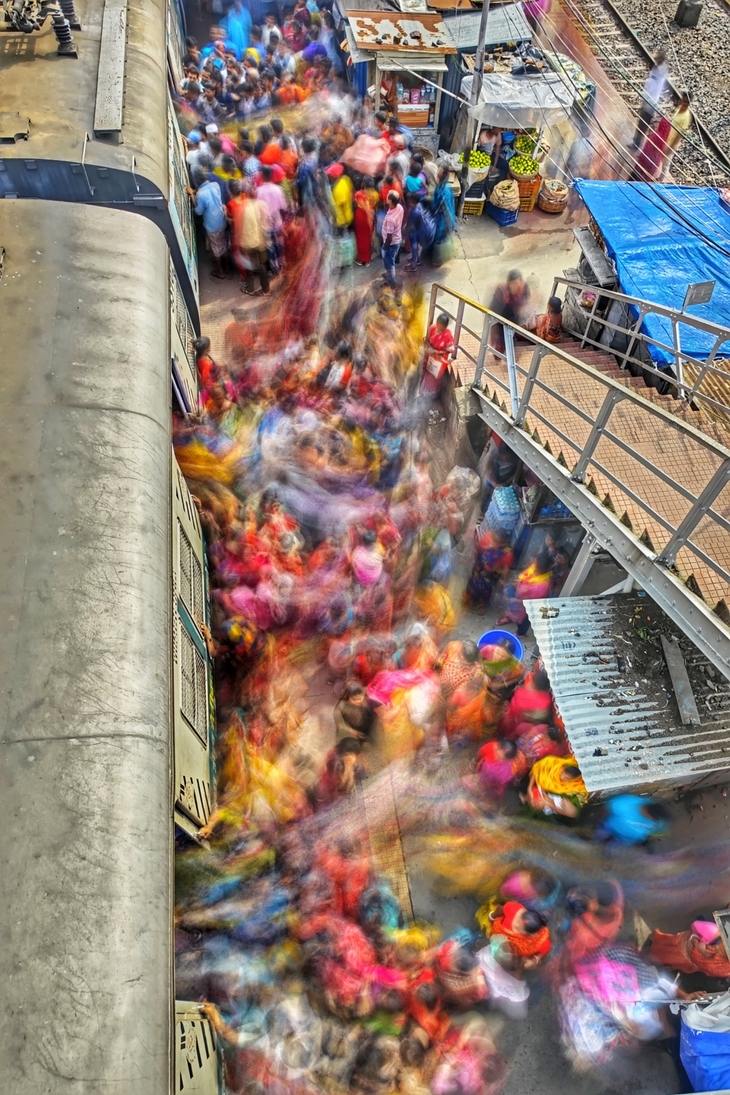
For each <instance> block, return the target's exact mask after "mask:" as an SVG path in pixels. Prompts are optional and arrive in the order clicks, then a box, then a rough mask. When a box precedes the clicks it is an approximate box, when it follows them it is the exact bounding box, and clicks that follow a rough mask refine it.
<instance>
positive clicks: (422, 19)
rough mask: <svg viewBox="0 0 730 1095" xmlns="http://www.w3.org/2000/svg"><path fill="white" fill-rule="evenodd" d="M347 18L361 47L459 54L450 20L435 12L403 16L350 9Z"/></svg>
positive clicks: (406, 51)
mask: <svg viewBox="0 0 730 1095" xmlns="http://www.w3.org/2000/svg"><path fill="white" fill-rule="evenodd" d="M347 18H348V20H349V23H350V27H351V28H352V33H353V36H354V38H355V42H356V43H357V45H358V47H359V48H360V49H368V50H373V51H377V50H381V49H384V50H391V51H398V52H402V53H408V52H412V51H415V52H418V53H426V52H431V51H432V52H434V53H456V46H455V45H454V40H453V38H452V37H451V33H450V31H449V29H448V27H447V25H446V23H445V22H444V20H443V19H442V18H441V16H440V15H438V14H436V13H435V12H417V13H415V12H414V13H409V14H407V15H403V14H400V13H399V12H390V11H389V12H383V11H355V10H348V12H347Z"/></svg>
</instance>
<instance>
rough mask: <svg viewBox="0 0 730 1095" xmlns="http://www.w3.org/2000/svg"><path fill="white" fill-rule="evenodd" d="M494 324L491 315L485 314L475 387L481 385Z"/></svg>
mask: <svg viewBox="0 0 730 1095" xmlns="http://www.w3.org/2000/svg"><path fill="white" fill-rule="evenodd" d="M493 326H494V321H493V320H491V319H490V318H489V316H485V317H484V323H483V324H482V337H481V341H480V342H479V353H478V355H477V368H476V372H475V373H474V384H473V387H475V388H478V387H479V382H480V380H481V379H482V373H483V372H484V361H485V359H486V356H487V350H488V349H489V336H490V335H491V333H492V327H493Z"/></svg>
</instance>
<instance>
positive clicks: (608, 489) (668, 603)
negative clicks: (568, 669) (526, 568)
mask: <svg viewBox="0 0 730 1095" xmlns="http://www.w3.org/2000/svg"><path fill="white" fill-rule="evenodd" d="M559 282H563V284H564V285H565V286H566V287H567V286H569V285H570V286H573V287H574V288H575V289H583V288H591V289H592V291H593V292H595V286H593V287H584V286H580V285H577V284H576V283H571V282H567V281H564V279H558V283H559ZM600 292H601V294H603V292H604V291H603V290H600ZM614 296H616V297H621V296H622V295H621V294H614ZM622 299H623V300H624V301H625V302H627V303H629V304H631V305H632V306H635V305H638V306H641V305H643V304H646V302H634V301H631V300H630V298H627V297H623V298H622ZM647 307H649V308H654V307H655V306H653V305H648V306H647ZM436 312H439V313H440V312H446V313H447V314H448V315H450V316H451V318H452V319H453V321H454V340H455V343H456V356H455V359H454V372H455V373H456V374H457V378H458V379H457V382H459V381H460V382H461V383H463V384H470V385H471V387H472V390H473V392H474V395H475V397H476V398H477V399H478V401H479V411H480V414H481V417H482V418H483V419H484V421H485V422H486V423H487V425H489V426H490V427H491V428H492V429H493V430H495V431H496V432H497V433H498V434H499V435H500V437H503V438H504V439H505V440H506V441H507V443H508V444H509V445H510V446H511V447H512V448H513V449H514V451H515V452H516V453H517V454H518V455H519V457H520V458H521V459H522V460H523V461H524V463H525V464H526V465H527V466H528V467H529V468H531V469H532V470H533V471H534V472H535V473H536V474H537V475H538V476H539V477H540V479H542V480H543V482H545V483H546V484H547V485H548V486H549V487H550V489H551V490H552V491H553V492H554V493H555V495H556V496H557V497H558V498H560V499H561V501H563V502H564V503H565V505H566V506H568V507H569V509H570V510H571V511H572V512H573V513H574V514H575V515H576V517H578V519H579V520H580V521H581V523H582V524H583V526H584V527H585V528H586V529H587V530H588V532H590V533H591V535H592V536H593V537H594V539H595V541H596V542H597V543H598V544H599V545H600V546H601V547H603V548H604V549H605V550H606V551H608V552H610V554H611V555H612V556H613V557H614V558H615V559H616V561H617V562H618V563H619V564H620V565H621V566H622V567H624V569H625V570H626V571H627V573H628V574H629V575H630V577H631V578H632V579H633V580H634V581H635V582H636V583H637V585H639V586H641V587H643V588H644V589H645V590H646V591H647V593H649V594H650V596H651V597H652V598H653V599H654V600H655V601H656V602H657V603H658V604H659V606H660V607H661V608H662V609H663V610H664V611H665V612H666V613H667V615H668V616H669V617H670V618H671V619H672V620H673V621H674V622H675V623H676V624H677V626H678V627H680V628H681V629H682V631H684V632H685V634H687V635H688V636H689V637H690V638H691V639H692V640H693V642H695V643H696V645H697V646H698V647H699V648H700V649H701V650H702V652H703V653H704V654H705V655H706V656H707V657H708V658H709V659H710V660H711V661H712V662H713V664H714V665H716V666H717V668H718V669H719V670H720V671H721V672H722V673H724V674H725V675H726V676H728V677H730V611H729V610H728V604H730V448H728V447H727V441H728V434H727V432H726V430H725V428H724V425H723V424H722V421H721V416H724V415H725V414H728V416H730V408H729V407H727V406H726V405H724V404H723V403H722V402H721V398H718V396H719V395H721V392H722V387H723V386H724V384H725V383H727V381H728V374H727V373H725V372H724V370H722V369H721V368H719V367H718V366H716V365H715V364H714V356H713V359H712V360H711V361H708V362H691V366H692V368H696V369H697V373H696V375H695V377H694V379H683V378H676V379H675V380H674V381H673V382H672V388H673V389H674V390H675V391H678V392H679V393H681V394H684V395H685V396H686V398H673V396H672V395H671V394H664V395H662V394H660V392H659V391H658V390H657V389H655V388H646V387H645V386H644V380H643V379H642V378H641V377H634V376H632V375H631V374H630V373H629V372H627V371H624V370H618V372H617V362H616V355H615V353H611V352H610V351H607V350H606V348H605V346H604V345H603V344H601V342H600V341H599V338H596V337H595V331H594V330H593V329H592V328H589V329H588V330H587V331H586V332H580V334H579V337H580V339H581V340H584V339H586V337H587V340H588V341H589V343H590V342H593V343H594V344H595V346H596V347H598V348H596V349H588V350H586V348H585V346H581V345H580V343H579V341H578V340H576V339H574V340H572V341H567V342H566V343H565V344H563V343H560V344H558V345H551V344H549V343H547V342H543V341H542V340H541V339H539V338H537V337H536V336H535V335H533V334H531V333H530V332H528V331H526V330H524V329H523V328H522V327H519V326H518V325H516V324H512V323H507V322H505V321H503V320H502V318H501V317H500V316H498V315H496V314H495V313H493V312H490V311H489V309H487V308H485V307H483V306H482V305H480V304H478V303H476V302H475V301H472V300H470V299H469V298H468V297H465V296H463V295H462V294H459V293H456V292H454V291H452V290H450V289H448V288H447V287H446V286H443V285H440V284H435V285H433V287H432V290H431V301H430V310H429V323H431V322H433V316H434V314H435V313H436ZM644 314H645V313H644ZM686 320H687V322H689V323H692V320H691V319H690V317H686ZM594 321H595V316H592V317H591V322H592V323H593V322H594ZM603 322H604V325H605V322H606V321H603ZM682 322H683V323H684V322H685V319H684V318H683V319H682ZM495 324H502V325H503V327H504V333H505V352H504V353H495V352H494V351H493V350H492V349H491V348H490V335H491V333H492V328H493V327H494V325H495ZM638 326H639V325H637V330H636V332H630V338H631V335H633V334H635V338H634V340H633V345H632V346H631V352H630V353H624V354H623V356H622V360H623V361H624V362H625V363H626V364H628V365H629V366H631V363H632V362H636V365H637V368H642V369H644V373H645V375H646V371H647V369H648V375H649V376H650V377H651V376H652V375H653V373H652V367H651V366H650V365H649V366H647V365H646V364H645V362H644V361H643V358H644V356H645V347H646V341H647V340H646V337H645V336H643V335H642V334H641V332H640V331H639V330H638ZM617 329H618V327H617ZM716 330H717V339H720V336H721V335H722V339H721V341H719V342H718V344H717V345H718V347H719V345H721V344H722V342H724V341H726V340H727V339H730V331H728V330H726V329H724V328H717V329H716ZM623 333H624V335H625V334H626V331H625V330H624V331H623ZM515 340H517V341H515ZM715 352H716V350H715ZM680 353H681V351H680ZM584 357H587V358H588V360H587V361H586V360H582V358H584ZM682 364H683V365H684V372H685V376H686V370H687V359H686V358H683V361H682ZM703 370H704V371H703ZM700 374H702V375H700ZM665 375H666V374H661V379H662V380H664V379H665ZM707 378H711V380H712V384H713V386H714V387H713V390H712V392H711V393H708V392H707V390H706V389H705V387H704V385H705V381H706V380H707ZM693 407H699V408H700V410H699V411H697V410H693V409H692V408H693ZM729 420H730V419H729Z"/></svg>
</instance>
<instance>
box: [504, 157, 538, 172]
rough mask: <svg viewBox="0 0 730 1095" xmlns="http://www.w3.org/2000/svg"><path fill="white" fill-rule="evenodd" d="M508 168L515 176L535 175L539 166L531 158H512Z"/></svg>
mask: <svg viewBox="0 0 730 1095" xmlns="http://www.w3.org/2000/svg"><path fill="white" fill-rule="evenodd" d="M509 166H510V170H511V171H514V173H515V175H536V174H537V172H538V170H539V167H540V164H539V163H538V162H537V160H533V158H532V156H513V157H512V159H511V160H510V162H509Z"/></svg>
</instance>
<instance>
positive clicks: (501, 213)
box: [484, 202, 519, 228]
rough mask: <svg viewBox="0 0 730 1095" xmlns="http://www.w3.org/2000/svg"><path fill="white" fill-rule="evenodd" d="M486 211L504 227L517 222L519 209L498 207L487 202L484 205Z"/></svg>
mask: <svg viewBox="0 0 730 1095" xmlns="http://www.w3.org/2000/svg"><path fill="white" fill-rule="evenodd" d="M484 212H485V213H486V214H487V216H489V217H491V218H492V220H493V221H496V222H497V224H501V225H502V227H503V228H504V227H505V226H506V225H508V224H514V223H515V221H516V220H517V214H518V213H519V209H498V208H497V206H496V205H492V203H491V202H487V204H486V205H485V206H484Z"/></svg>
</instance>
